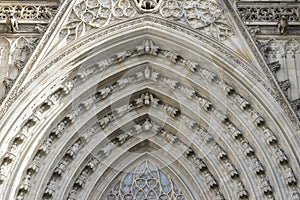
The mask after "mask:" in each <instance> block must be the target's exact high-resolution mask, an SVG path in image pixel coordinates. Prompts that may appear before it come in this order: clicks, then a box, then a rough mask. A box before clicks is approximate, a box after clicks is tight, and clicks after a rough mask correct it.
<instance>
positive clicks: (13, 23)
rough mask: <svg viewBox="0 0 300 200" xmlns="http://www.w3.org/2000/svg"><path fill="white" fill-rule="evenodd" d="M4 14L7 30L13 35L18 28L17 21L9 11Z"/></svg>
mask: <svg viewBox="0 0 300 200" xmlns="http://www.w3.org/2000/svg"><path fill="white" fill-rule="evenodd" d="M5 14H6V24H7V26H8V28H9V30H10V31H11V32H13V33H16V32H17V31H18V29H19V26H18V21H17V19H16V18H15V16H14V14H13V12H12V11H9V10H7V11H6V12H5Z"/></svg>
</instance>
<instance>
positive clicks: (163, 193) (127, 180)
mask: <svg viewBox="0 0 300 200" xmlns="http://www.w3.org/2000/svg"><path fill="white" fill-rule="evenodd" d="M122 199H124V200H125V199H126V200H134V199H136V200H145V199H147V200H150V199H153V200H154V199H155V200H156V199H159V200H168V199H176V200H184V199H185V197H184V195H183V193H182V191H181V190H180V189H179V188H178V187H177V185H176V184H175V183H174V182H173V181H172V180H171V179H170V177H169V176H168V175H167V174H166V173H164V172H163V171H162V170H160V169H158V168H157V167H155V165H154V164H153V163H151V162H150V161H149V160H146V161H143V162H142V163H140V164H139V165H138V166H137V167H136V168H135V169H133V170H132V171H131V172H128V173H127V174H125V175H124V176H123V178H122V180H120V181H119V182H118V183H117V184H116V185H115V186H114V187H113V189H112V190H111V192H110V193H109V195H108V196H107V200H122Z"/></svg>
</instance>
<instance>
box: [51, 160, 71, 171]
mask: <svg viewBox="0 0 300 200" xmlns="http://www.w3.org/2000/svg"><path fill="white" fill-rule="evenodd" d="M67 164H68V159H67V158H63V159H62V160H61V161H59V163H58V166H57V167H56V168H55V170H54V172H55V173H57V174H58V175H63V174H64V173H65V169H66V166H67Z"/></svg>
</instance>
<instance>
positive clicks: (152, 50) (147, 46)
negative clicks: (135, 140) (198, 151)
mask: <svg viewBox="0 0 300 200" xmlns="http://www.w3.org/2000/svg"><path fill="white" fill-rule="evenodd" d="M125 52H126V54H124V52H120V53H116V55H117V56H113V58H114V60H116V61H117V62H122V61H124V59H128V58H129V57H131V56H133V55H134V53H133V52H134V51H130V50H129V51H125ZM138 52H142V53H146V54H156V55H157V54H158V55H159V54H161V56H163V57H164V58H166V59H170V62H173V61H174V60H175V61H176V62H178V61H177V59H176V55H177V54H175V53H172V52H170V51H167V50H161V49H160V48H159V47H158V46H156V45H154V43H153V42H152V41H147V40H146V41H144V42H143V45H142V46H138V47H136V53H138ZM159 52H160V53H159ZM166 52H168V53H167V54H166ZM139 54H140V53H139ZM166 55H167V56H166ZM174 56H175V57H174ZM178 56H179V55H177V57H178ZM108 60H110V59H108ZM180 62H181V63H182V64H184V65H186V68H187V70H190V71H192V72H193V73H195V71H197V72H198V71H199V73H200V74H202V76H203V77H205V78H207V81H208V82H212V83H214V82H218V81H217V80H218V78H216V76H215V75H213V74H211V73H210V72H209V71H204V70H203V69H201V68H199V67H198V65H197V64H194V65H193V66H196V68H195V67H192V68H191V67H190V64H188V63H194V62H192V61H188V60H185V59H184V58H182V57H181V61H180ZM105 63H107V64H108V65H111V64H113V62H99V66H100V67H108V66H106V64H105ZM90 71H91V72H94V71H95V70H86V72H90ZM151 71H152V70H151V69H149V68H148V70H147V69H145V71H144V75H143V76H144V77H145V78H150V77H152V79H153V80H155V79H156V78H155V77H158V76H159V74H157V73H156V75H154V77H153V76H152V75H151V74H153V73H151ZM154 74H155V73H154ZM92 75H93V73H91V74H82V73H80V74H76V75H75V76H74V77H73V78H74V80H73V81H75V82H77V81H80V80H82V81H84V80H87V78H88V77H89V76H92ZM139 77H141V76H139ZM211 77H212V78H211ZM163 80H165V79H163ZM73 81H70V80H69V81H67V82H66V83H65V84H64V85H62V86H61V87H60V88H59V90H58V91H57V92H59V93H60V91H61V92H62V93H63V94H65V95H67V94H69V93H70V91H71V90H72V89H73V87H74V86H75V85H76V84H75V82H73ZM72 82H73V83H72ZM123 82H126V81H121V79H120V80H119V84H120V86H122V83H123ZM127 83H128V81H127ZM167 83H169V81H168V82H167ZM218 85H220V87H221V88H222V89H223V90H224V92H225V93H226V94H231V95H232V94H233V92H232V91H231V90H233V89H230V88H232V87H231V86H229V85H227V84H226V83H225V82H224V81H219V83H218ZM122 87H124V86H122ZM172 87H174V88H179V89H180V90H182V92H186V93H187V94H190V95H187V97H189V98H191V99H194V98H195V92H191V91H192V90H191V89H187V88H186V87H184V86H178V85H177V84H176V86H172ZM110 88H111V87H108V89H109V90H107V92H106V90H105V91H104V90H103V91H102V90H101V92H100V95H101V96H102V97H104V98H105V97H106V93H108V94H109V93H110V92H111V91H110V90H112V89H113V88H112V89H110ZM57 92H54V93H53V94H52V95H51V96H49V100H50V99H52V100H51V101H47V102H50V103H48V104H49V105H53V104H54V103H51V102H55V101H57V100H59V98H52V96H53V97H54V96H55V93H57ZM233 96H235V98H233V101H234V102H236V103H237V106H238V107H239V108H240V109H241V110H242V111H244V109H245V106H242V107H241V106H240V105H241V104H240V102H241V101H240V100H239V101H236V100H235V99H236V98H237V97H239V99H241V96H237V95H233ZM50 97H51V98H50ZM199 98H200V97H199ZM199 98H196V99H197V100H199ZM242 100H243V99H242ZM142 101H143V100H142ZM138 102H141V101H138ZM200 102H207V100H206V101H205V100H204V99H200ZM242 102H245V99H244V100H243V101H242ZM45 103H46V101H45ZM248 104H249V103H248ZM82 105H84V106H85V107H87V108H88V107H89V106H88V105H89V103H87V102H86V103H84V104H82ZM203 105H205V104H203ZM207 105H209V104H207ZM248 106H249V105H248ZM166 108H167V109H169V107H166ZM203 109H205V110H211V111H213V114H214V115H215V116H216V118H217V119H218V121H220V123H221V124H227V123H228V117H227V116H226V115H224V114H222V113H221V112H220V111H218V110H216V109H212V108H210V106H204V107H203ZM169 110H170V109H169ZM171 110H172V109H171ZM177 110H178V109H177ZM246 111H248V112H249V116H250V117H251V119H252V120H253V123H254V125H255V126H258V127H261V126H262V125H263V124H264V119H263V118H262V117H261V116H260V115H259V113H257V111H255V110H253V109H249V110H246ZM117 112H121V111H117ZM122 112H123V111H122ZM122 112H121V113H122ZM76 113H77V112H76ZM170 113H171V114H172V113H173V114H172V115H174V116H176V112H175V113H174V112H173V111H171V112H170ZM35 119H37V120H35ZM66 119H68V120H69V121H70V122H71V123H74V120H75V119H76V114H75V116H74V115H73V114H69V115H68V116H67V117H66ZM106 121H107V120H106ZM187 121H191V120H188V119H187ZM37 122H38V118H37V117H31V118H30V119H29V121H28V123H25V126H24V127H28V126H29V128H30V127H32V126H34V125H35V123H37ZM188 124H191V125H190V127H191V128H193V127H194V125H193V124H194V123H190V122H189V123H188ZM27 125H28V126H27ZM63 129H64V128H63ZM63 129H61V128H58V127H57V130H63ZM264 129H265V128H264ZM265 132H266V134H267V142H268V143H270V145H272V144H274V143H276V140H275V139H274V137H275V136H272V134H273V133H271V132H270V131H267V129H265ZM58 134H59V133H58ZM270 136H272V138H271V140H270ZM235 137H236V136H235ZM236 138H238V137H236ZM241 141H242V144H243V148H245V155H246V156H249V157H250V158H251V159H252V160H254V161H253V162H254V164H255V165H254V169H255V171H256V174H258V175H260V176H261V175H262V174H264V169H263V167H261V164H259V161H257V159H254V158H255V157H253V155H255V154H254V151H253V149H252V150H251V146H249V144H248V142H247V141H245V140H241ZM247 144H248V145H247ZM13 147H14V148H13V149H15V146H13ZM42 149H45V150H43V151H45V152H47V151H48V150H47V149H48V148H42ZM216 149H219V150H217V152H220V153H218V157H219V158H220V159H223V158H224V157H226V156H225V155H226V154H224V153H222V150H220V148H216ZM10 153H11V152H8V154H7V156H8V157H7V158H8V159H10V160H12V159H14V158H13V157H10V156H9V155H10ZM13 155H14V154H13ZM72 155H73V154H72ZM283 163H285V162H283ZM5 166H6V165H5ZM264 179H265V178H264ZM265 183H268V181H266V180H264V184H265ZM268 188H270V187H269V186H268ZM265 191H266V193H267V194H268V195H270V193H272V192H271V191H272V190H270V189H266V190H265ZM243 196H244V195H243Z"/></svg>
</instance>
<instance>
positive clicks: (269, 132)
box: [263, 127, 277, 145]
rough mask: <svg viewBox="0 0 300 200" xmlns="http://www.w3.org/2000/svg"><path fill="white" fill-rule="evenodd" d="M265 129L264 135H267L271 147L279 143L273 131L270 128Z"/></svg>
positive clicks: (266, 138)
mask: <svg viewBox="0 0 300 200" xmlns="http://www.w3.org/2000/svg"><path fill="white" fill-rule="evenodd" d="M263 129H264V135H265V140H266V142H267V143H268V144H269V145H273V144H275V143H276V142H277V138H276V136H275V134H274V133H273V131H272V130H270V129H269V128H265V127H264V128H263Z"/></svg>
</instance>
